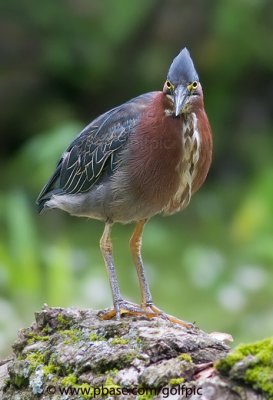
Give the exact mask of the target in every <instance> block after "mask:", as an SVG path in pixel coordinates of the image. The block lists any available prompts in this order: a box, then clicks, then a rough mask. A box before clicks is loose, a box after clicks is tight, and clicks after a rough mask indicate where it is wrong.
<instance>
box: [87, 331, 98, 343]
mask: <svg viewBox="0 0 273 400" xmlns="http://www.w3.org/2000/svg"><path fill="white" fill-rule="evenodd" d="M98 338H99V337H98V335H97V334H96V333H90V335H89V339H90V340H91V342H96V341H97V340H98Z"/></svg>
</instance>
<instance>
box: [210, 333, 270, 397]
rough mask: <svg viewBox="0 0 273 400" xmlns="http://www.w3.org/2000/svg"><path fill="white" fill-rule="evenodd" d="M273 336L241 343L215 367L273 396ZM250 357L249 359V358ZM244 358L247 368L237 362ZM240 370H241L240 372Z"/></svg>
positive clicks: (224, 373)
mask: <svg viewBox="0 0 273 400" xmlns="http://www.w3.org/2000/svg"><path fill="white" fill-rule="evenodd" d="M272 353H273V338H268V339H264V340H261V341H259V342H255V343H252V344H248V345H240V346H237V348H235V349H234V351H233V352H232V353H230V354H228V355H227V357H226V358H224V359H223V360H220V361H218V362H217V363H216V364H215V367H216V368H217V369H218V370H219V371H220V372H221V373H222V374H223V375H226V376H230V377H231V378H233V379H236V380H238V381H243V382H244V383H245V384H248V385H249V386H251V387H252V388H254V389H256V390H260V391H262V392H264V393H265V394H267V395H269V396H270V397H272V396H273V358H272ZM247 357H248V359H247ZM242 360H244V361H245V363H246V366H247V367H246V368H245V370H242V368H237V363H238V362H240V361H242ZM238 371H239V372H238Z"/></svg>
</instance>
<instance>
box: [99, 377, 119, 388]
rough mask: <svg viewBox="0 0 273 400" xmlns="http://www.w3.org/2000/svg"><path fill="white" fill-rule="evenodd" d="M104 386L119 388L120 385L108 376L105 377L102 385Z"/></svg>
mask: <svg viewBox="0 0 273 400" xmlns="http://www.w3.org/2000/svg"><path fill="white" fill-rule="evenodd" d="M103 386H104V387H106V388H109V389H110V388H114V389H117V388H119V387H120V386H119V385H117V384H116V383H115V382H114V381H113V379H112V378H111V377H110V376H108V377H107V378H106V381H105V382H104V385H103Z"/></svg>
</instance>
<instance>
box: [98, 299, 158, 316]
mask: <svg viewBox="0 0 273 400" xmlns="http://www.w3.org/2000/svg"><path fill="white" fill-rule="evenodd" d="M98 316H99V317H100V318H101V319H104V320H109V319H113V318H115V317H116V318H117V319H119V317H120V316H144V317H146V318H153V317H155V316H156V314H155V313H154V312H153V311H152V310H148V309H147V310H146V309H144V308H142V307H140V306H139V305H137V304H134V303H131V302H129V301H121V302H119V303H118V305H117V306H116V307H112V308H107V309H106V310H102V311H99V313H98Z"/></svg>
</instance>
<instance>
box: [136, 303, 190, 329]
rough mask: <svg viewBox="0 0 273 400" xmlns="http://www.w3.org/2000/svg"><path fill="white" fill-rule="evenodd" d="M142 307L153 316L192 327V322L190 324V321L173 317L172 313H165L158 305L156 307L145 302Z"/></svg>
mask: <svg viewBox="0 0 273 400" xmlns="http://www.w3.org/2000/svg"><path fill="white" fill-rule="evenodd" d="M143 308H144V309H145V310H146V312H147V313H153V315H154V316H157V317H160V318H163V319H165V320H167V321H170V322H172V323H173V324H178V325H181V326H183V327H184V328H187V329H193V328H194V324H192V323H191V322H188V321H183V320H182V319H179V318H177V317H174V316H173V315H169V314H166V313H165V312H164V311H162V310H160V309H159V308H158V307H156V306H155V305H153V304H147V305H145V306H144V307H143Z"/></svg>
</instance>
